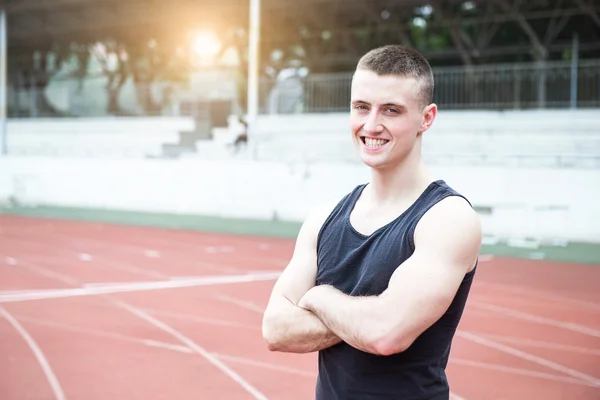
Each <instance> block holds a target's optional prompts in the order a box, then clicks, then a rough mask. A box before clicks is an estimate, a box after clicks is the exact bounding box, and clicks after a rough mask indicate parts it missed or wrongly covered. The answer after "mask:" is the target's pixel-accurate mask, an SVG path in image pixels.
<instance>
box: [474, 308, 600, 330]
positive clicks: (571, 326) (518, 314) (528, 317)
mask: <svg viewBox="0 0 600 400" xmlns="http://www.w3.org/2000/svg"><path fill="white" fill-rule="evenodd" d="M471 305H472V306H475V307H478V308H483V309H485V310H488V311H493V312H496V313H499V314H504V315H508V316H511V317H514V318H519V319H523V320H525V321H529V322H535V323H538V324H542V325H550V326H555V327H557V328H562V329H567V330H570V331H573V332H578V333H583V334H584V335H590V336H595V337H600V331H598V330H596V329H592V328H589V327H587V326H584V325H580V324H576V323H573V322H564V321H559V320H555V319H551V318H546V317H540V316H539V315H535V314H530V313H526V312H522V311H517V310H513V309H511V308H506V307H501V306H496V305H493V304H489V303H483V302H480V301H474V302H473V303H472V304H471Z"/></svg>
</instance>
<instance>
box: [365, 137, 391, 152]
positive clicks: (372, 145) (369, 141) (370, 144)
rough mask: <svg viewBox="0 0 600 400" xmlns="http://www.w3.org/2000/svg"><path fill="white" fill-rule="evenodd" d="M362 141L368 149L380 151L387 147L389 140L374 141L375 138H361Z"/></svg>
mask: <svg viewBox="0 0 600 400" xmlns="http://www.w3.org/2000/svg"><path fill="white" fill-rule="evenodd" d="M360 139H361V140H362V142H363V143H364V145H365V147H366V148H367V149H373V150H375V149H379V148H381V147H383V146H385V145H386V144H387V143H388V142H389V140H387V139H373V138H368V137H364V136H363V137H361V138H360Z"/></svg>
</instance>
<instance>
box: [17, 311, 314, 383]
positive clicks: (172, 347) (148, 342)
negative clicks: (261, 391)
mask: <svg viewBox="0 0 600 400" xmlns="http://www.w3.org/2000/svg"><path fill="white" fill-rule="evenodd" d="M19 319H20V320H21V321H27V322H28V323H31V324H36V325H41V326H46V327H50V328H55V329H62V330H66V331H70V332H77V333H82V334H86V335H91V336H97V337H102V338H107V339H114V340H119V341H125V342H129V343H136V344H141V345H144V346H148V347H153V348H158V349H164V350H169V351H174V352H178V353H184V354H196V352H195V351H194V350H192V349H190V348H189V347H187V346H182V345H178V344H172V343H167V342H162V341H158V340H152V339H143V338H136V337H132V336H125V335H121V334H118V333H112V332H106V331H100V330H95V329H89V328H81V327H77V326H72V325H66V324H62V323H57V322H53V321H46V320H42V319H36V318H29V317H23V316H19ZM211 354H212V355H213V356H214V357H217V358H219V359H221V360H223V361H228V362H232V363H237V364H243V365H251V366H254V367H259V368H265V369H270V370H274V371H279V372H286V373H289V374H294V375H300V376H305V377H308V378H316V376H317V374H316V372H310V371H304V370H300V369H296V368H290V367H284V366H281V365H277V364H271V363H265V362H260V361H256V360H252V359H248V358H243V357H235V356H230V355H224V354H218V353H211Z"/></svg>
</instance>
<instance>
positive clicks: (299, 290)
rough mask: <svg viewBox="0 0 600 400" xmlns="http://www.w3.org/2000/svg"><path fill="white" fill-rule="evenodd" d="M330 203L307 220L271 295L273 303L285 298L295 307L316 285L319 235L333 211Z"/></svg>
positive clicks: (314, 212)
mask: <svg viewBox="0 0 600 400" xmlns="http://www.w3.org/2000/svg"><path fill="white" fill-rule="evenodd" d="M331 207H332V204H331V203H328V204H325V205H323V206H321V207H320V208H318V209H316V210H315V211H313V212H312V213H311V215H310V216H309V217H308V218H307V219H306V221H305V222H304V224H302V227H301V228H300V232H299V233H298V237H297V239H296V244H295V247H294V253H293V255H292V258H291V260H290V262H289V263H288V265H287V266H286V268H285V269H284V270H283V272H282V273H281V275H280V276H279V278H278V279H277V281H276V282H275V285H274V287H273V291H272V294H271V302H272V301H274V300H276V299H281V298H282V297H285V298H286V299H288V300H289V301H290V302H292V303H293V304H294V305H296V304H297V303H298V301H300V299H301V298H302V296H304V294H305V293H306V292H307V291H308V290H309V289H310V288H312V287H313V286H315V284H316V278H317V235H318V232H319V230H320V229H321V226H322V225H323V222H324V221H325V219H326V218H327V216H328V215H329V212H330V211H331Z"/></svg>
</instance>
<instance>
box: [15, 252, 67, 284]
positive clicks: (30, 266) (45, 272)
mask: <svg viewBox="0 0 600 400" xmlns="http://www.w3.org/2000/svg"><path fill="white" fill-rule="evenodd" d="M13 260H15V263H17V262H18V264H19V267H22V268H24V269H26V270H29V271H31V272H32V273H34V274H38V275H40V276H43V277H45V278H49V279H54V280H56V281H59V282H62V283H64V284H67V285H69V286H73V285H75V286H77V285H78V282H77V281H76V280H74V279H73V278H71V277H69V276H67V275H63V274H60V273H58V272H55V271H52V270H50V269H48V268H44V267H40V266H39V265H36V264H34V263H31V262H29V261H25V260H17V259H14V258H13ZM15 265H16V264H15Z"/></svg>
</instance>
